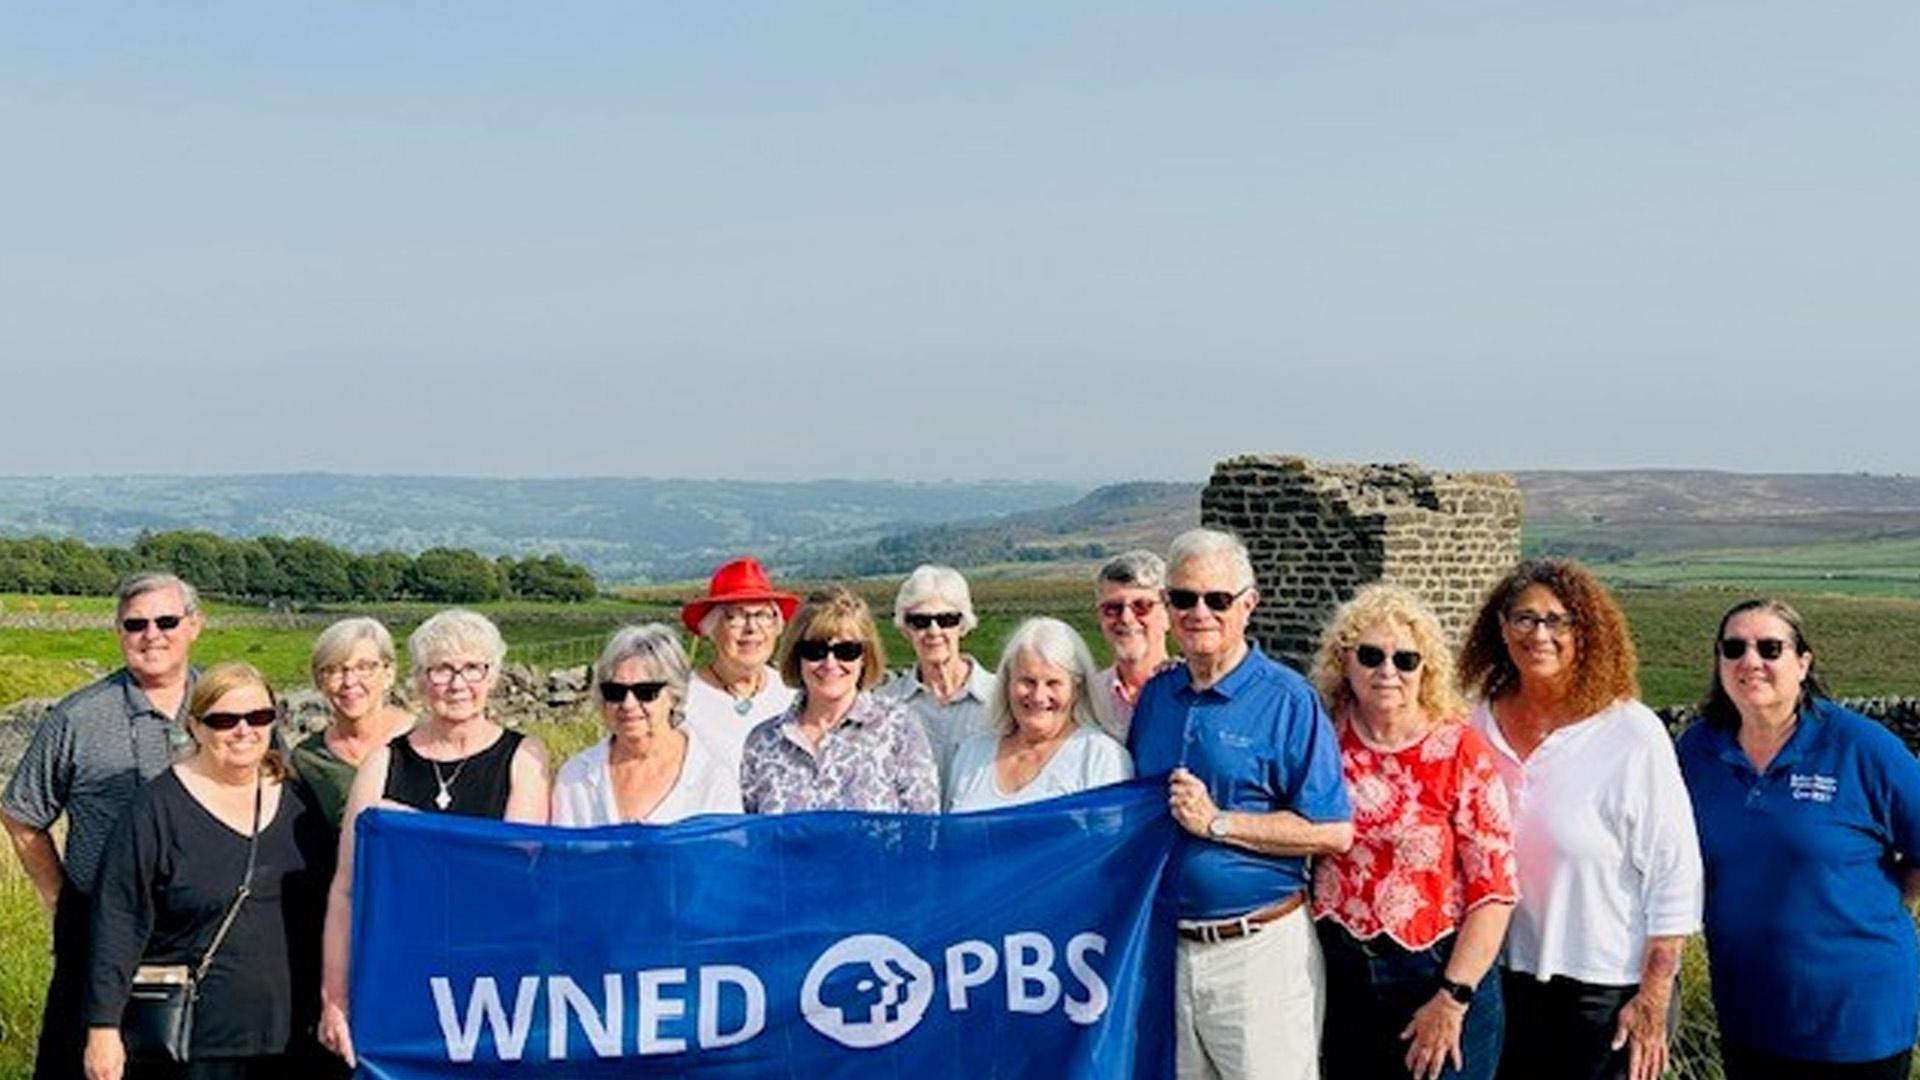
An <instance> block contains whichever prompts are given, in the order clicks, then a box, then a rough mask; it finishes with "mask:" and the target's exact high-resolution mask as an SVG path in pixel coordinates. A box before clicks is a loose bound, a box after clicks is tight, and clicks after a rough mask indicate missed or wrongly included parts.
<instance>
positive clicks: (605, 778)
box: [553, 729, 741, 826]
mask: <svg viewBox="0 0 1920 1080" xmlns="http://www.w3.org/2000/svg"><path fill="white" fill-rule="evenodd" d="M682 730H684V729H682ZM612 739H613V737H612V736H607V737H605V738H603V739H601V740H600V741H599V742H597V743H594V744H593V745H592V746H589V747H587V748H586V749H585V750H582V751H580V752H579V753H577V754H575V755H573V756H572V757H570V758H568V759H567V763H566V764H565V765H562V766H560V775H559V776H558V777H556V778H555V779H554V782H553V823H554V824H555V825H574V826H585V825H619V824H621V823H622V822H621V819H620V807H619V804H617V803H616V802H615V801H614V797H613V776H612V774H611V773H609V772H608V771H607V748H608V746H609V745H611V743H612ZM740 812H741V805H740V769H739V767H738V766H734V765H730V764H728V762H727V761H726V760H725V759H724V758H722V757H721V756H720V755H719V754H716V753H715V752H714V751H713V748H712V747H711V746H709V745H707V742H706V740H705V739H703V738H701V737H700V736H699V735H698V734H696V733H694V732H691V731H689V732H687V756H686V759H685V760H683V761H681V763H680V775H679V776H678V777H677V778H676V779H675V780H674V782H673V787H671V788H669V789H668V790H667V794H666V797H665V798H662V799H661V800H660V803H659V805H657V806H655V807H654V808H653V810H652V812H650V813H648V814H647V816H646V817H645V818H643V819H642V820H643V821H645V822H646V823H647V824H649V825H667V824H671V823H673V822H675V821H679V820H680V819H682V818H690V817H693V816H695V815H698V814H738V813H740Z"/></svg>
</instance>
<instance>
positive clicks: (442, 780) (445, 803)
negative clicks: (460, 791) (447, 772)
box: [427, 755, 473, 810]
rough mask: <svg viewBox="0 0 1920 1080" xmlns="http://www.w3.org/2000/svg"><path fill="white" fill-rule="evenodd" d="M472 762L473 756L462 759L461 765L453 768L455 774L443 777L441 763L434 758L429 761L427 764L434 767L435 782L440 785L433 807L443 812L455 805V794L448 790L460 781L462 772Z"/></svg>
mask: <svg viewBox="0 0 1920 1080" xmlns="http://www.w3.org/2000/svg"><path fill="white" fill-rule="evenodd" d="M472 760H473V756H472V755H468V756H466V757H463V758H461V759H460V764H458V765H455V766H454V767H453V774H452V775H451V776H441V775H440V763H439V762H437V761H435V760H433V759H432V758H428V759H427V764H428V765H431V766H433V782H434V783H436V784H438V785H440V794H438V795H435V796H434V797H433V805H435V806H437V807H439V808H440V809H442V810H445V809H446V808H447V807H449V806H452V805H453V792H451V791H449V790H447V789H448V788H451V787H452V786H453V782H454V781H455V780H458V779H460V770H462V769H464V768H466V767H467V762H469V761H472Z"/></svg>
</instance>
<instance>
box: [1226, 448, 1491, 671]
mask: <svg viewBox="0 0 1920 1080" xmlns="http://www.w3.org/2000/svg"><path fill="white" fill-rule="evenodd" d="M1200 522H1201V524H1203V525H1206V526H1208V527H1209V528H1215V529H1225V530H1227V531H1229V532H1232V533H1233V534H1235V535H1236V536H1238V537H1240V539H1241V540H1243V541H1245V542H1246V545H1247V549H1248V551H1249V552H1250V553H1251V554H1252V556H1253V569H1254V576H1255V578H1256V580H1257V581H1258V583H1259V588H1260V596H1261V600H1260V606H1259V607H1258V608H1256V609H1255V610H1254V613H1253V625H1252V627H1251V631H1252V633H1253V635H1254V636H1255V637H1256V638H1258V639H1259V641H1260V644H1261V647H1262V648H1264V649H1265V650H1266V651H1267V653H1268V654H1269V655H1271V656H1274V657H1275V658H1277V659H1280V660H1284V661H1286V662H1287V663H1289V664H1292V665H1293V666H1294V667H1296V668H1298V669H1301V670H1305V669H1306V666H1307V664H1308V663H1309V662H1311V660H1312V658H1313V653H1314V650H1315V649H1316V648H1318V646H1319V641H1320V630H1321V628H1322V627H1323V626H1324V625H1325V623H1326V621H1327V617H1328V616H1329V615H1331V614H1333V610H1334V608H1336V607H1338V606H1339V605H1340V604H1341V603H1342V602H1343V601H1345V600H1346V599H1347V598H1349V597H1351V596H1352V595H1353V594H1354V592H1355V591H1357V590H1358V589H1359V588H1360V586H1362V585H1366V584H1369V583H1371V582H1375V581H1384V582H1388V583H1390V584H1395V585H1402V586H1405V587H1407V588H1409V589H1411V590H1413V591H1414V592H1415V593H1416V594H1417V595H1419V596H1420V597H1421V598H1422V599H1424V600H1425V601H1426V602H1427V603H1428V605H1429V606H1431V607H1432V608H1433V610H1434V612H1435V613H1436V614H1438V615H1439V616H1440V621H1441V625H1442V626H1443V627H1445V629H1446V631H1447V634H1448V635H1449V637H1450V638H1451V639H1452V640H1453V642H1454V643H1455V644H1456V645H1457V644H1458V643H1459V641H1460V639H1461V638H1462V637H1464V636H1465V633H1466V630H1467V628H1468V625H1469V624H1470V623H1471V622H1472V620H1473V616H1474V614H1475V612H1476V611H1478V610H1479V606H1480V601H1481V599H1482V598H1483V597H1484V596H1485V594H1486V591H1487V589H1488V588H1489V587H1490V586H1492V585H1493V583H1494V582H1495V581H1496V580H1498V579H1499V577H1500V575H1502V574H1504V573H1506V572H1507V571H1508V570H1509V569H1511V568H1512V567H1513V564H1514V563H1516V562H1518V561H1519V559H1520V488H1519V486H1518V485H1517V484H1515V483H1514V481H1513V478H1512V477H1510V476H1506V475H1504V474H1501V473H1436V472H1428V471H1426V470H1425V469H1422V468H1420V467H1419V466H1417V465H1411V464H1398V465H1331V464H1322V463H1319V462H1314V461H1309V460H1307V459H1306V458H1302V457H1285V456H1271V455H1250V456H1245V457H1234V458H1228V459H1226V460H1224V461H1221V462H1219V463H1217V464H1216V465H1214V467H1213V476H1212V478H1211V479H1209V480H1208V482H1207V486H1206V489H1205V490H1204V491H1202V492H1201V494H1200Z"/></svg>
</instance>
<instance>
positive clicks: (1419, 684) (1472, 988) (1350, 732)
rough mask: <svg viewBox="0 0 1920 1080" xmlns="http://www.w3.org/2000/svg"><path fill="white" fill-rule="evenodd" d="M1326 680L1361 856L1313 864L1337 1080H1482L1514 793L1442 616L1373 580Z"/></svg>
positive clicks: (1509, 884) (1329, 637) (1512, 894)
mask: <svg viewBox="0 0 1920 1080" xmlns="http://www.w3.org/2000/svg"><path fill="white" fill-rule="evenodd" d="M1313 674H1314V682H1315V684H1316V685H1317V686H1318V687H1319V689H1320V694H1321V696H1322V697H1324V698H1325V699H1326V702H1327V709H1328V711H1329V712H1330V713H1332V715H1333V719H1334V726H1335V728H1336V729H1337V730H1338V731H1339V734H1340V760H1341V765H1342V767H1343V768H1344V769H1345V772H1346V779H1347V790H1348V792H1349V793H1350V794H1351V795H1352V797H1353V828H1354V840H1353V847H1352V849H1351V850H1349V851H1347V853H1346V854H1344V855H1334V856H1328V857H1323V858H1321V859H1320V860H1319V862H1318V863H1317V864H1316V866H1315V868H1314V879H1313V917H1314V920H1315V923H1316V925H1317V927H1318V929H1319V932H1320V942H1321V948H1322V952H1323V953H1324V954H1325V957H1326V968H1327V997H1326V1001H1327V1017H1326V1024H1325V1026H1324V1029H1323V1035H1322V1040H1321V1048H1322V1054H1323V1064H1324V1072H1325V1075H1326V1077H1327V1078H1328V1080H1347V1078H1354V1080H1381V1078H1387V1077H1396V1076H1402V1077H1407V1076H1410V1077H1417V1078H1419V1080H1433V1078H1436V1077H1438V1078H1445V1080H1455V1078H1459V1080H1485V1078H1488V1077H1491V1076H1493V1074H1494V1070H1495V1068H1496V1067H1497V1066H1498V1065H1499V1062H1500V1044H1501V1036H1502V1033H1503V1029H1504V1023H1505V1021H1504V1017H1503V1016H1502V1011H1501V1007H1500V980H1499V979H1484V981H1483V977H1484V976H1485V975H1486V973H1487V971H1488V970H1489V969H1490V968H1491V967H1492V966H1493V962H1494V960H1495V959H1496V957H1497V956H1498V955H1499V952H1500V942H1501V939H1502V938H1504V937H1505V936H1506V932H1507V919H1508V918H1509V917H1510V916H1511V915H1512V914H1513V904H1514V901H1515V900H1516V899H1518V893H1517V892H1516V891H1515V887H1514V882H1515V876H1516V875H1515V870H1514V861H1513V827H1512V823H1511V821H1510V820H1509V817H1508V813H1507V792H1506V788H1505V787H1504V786H1503V785H1502V784H1501V783H1500V778H1499V774H1498V773H1496V772H1495V771H1494V765H1493V758H1492V755H1491V751H1490V750H1489V749H1488V747H1487V744H1486V741H1485V740H1484V739H1483V738H1482V737H1481V735H1480V734H1479V733H1478V732H1477V731H1475V730H1474V729H1473V728H1472V727H1470V726H1468V725H1467V724H1466V723H1465V722H1464V721H1465V717H1466V711H1467V710H1466V705H1465V703H1464V702H1462V701H1461V700H1460V698H1459V697H1458V696H1457V694H1456V692H1455V690H1454V689H1453V686H1454V680H1453V659H1452V656H1451V654H1450V653H1449V652H1448V650H1447V646H1446V640H1445V638H1444V636H1443V635H1442V633H1441V630H1440V623H1439V620H1438V619H1436V618H1435V617H1434V615H1433V613H1432V612H1431V611H1429V610H1428V609H1427V608H1426V606H1425V605H1424V604H1422V603H1421V602H1420V600H1419V599H1418V598H1417V597H1415V596H1414V595H1413V594H1412V593H1410V592H1408V591H1407V590H1405V589H1401V588H1396V587H1394V586H1388V585H1372V586H1368V587H1367V588H1364V589H1362V590H1360V592H1359V593H1358V594H1357V595H1355V596H1354V598H1353V599H1352V600H1351V601H1349V602H1348V603H1347V604H1346V605H1344V606H1343V607H1341V608H1340V610H1339V611H1337V612H1335V613H1334V615H1333V618H1332V620H1331V621H1330V622H1329V623H1328V625H1327V629H1326V631H1325V633H1324V634H1323V635H1322V637H1321V642H1320V653H1319V656H1318V657H1317V658H1316V660H1315V662H1314V669H1313Z"/></svg>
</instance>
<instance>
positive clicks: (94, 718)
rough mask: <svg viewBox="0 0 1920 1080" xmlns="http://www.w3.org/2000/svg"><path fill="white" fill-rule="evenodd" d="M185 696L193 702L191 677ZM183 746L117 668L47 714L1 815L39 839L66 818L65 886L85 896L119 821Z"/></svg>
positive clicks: (179, 733)
mask: <svg viewBox="0 0 1920 1080" xmlns="http://www.w3.org/2000/svg"><path fill="white" fill-rule="evenodd" d="M187 689H188V694H189V695H191V693H192V675H191V673H189V675H188V688H187ZM185 710H186V697H182V698H181V711H182V712H183V713H184V712H185ZM186 745H187V735H186V729H185V728H184V727H182V726H181V724H180V723H179V722H178V720H177V719H176V718H175V717H171V716H168V715H166V714H165V713H162V712H160V711H159V710H157V709H155V708H154V707H153V703H152V702H150V701H148V700H147V695H146V693H145V691H143V690H141V689H140V684H139V683H137V682H135V681H134V678H133V673H132V672H130V671H128V670H127V669H125V668H121V669H120V670H118V671H116V672H114V673H113V674H111V675H108V676H107V677H106V678H104V679H101V680H100V681H98V682H95V683H91V684H89V685H87V686H83V687H81V688H80V689H78V690H75V691H74V692H73V693H71V694H69V695H67V696H66V697H65V698H62V699H61V700H60V701H59V703H57V704H55V705H54V706H53V708H51V709H49V710H47V714H46V715H45V716H44V717H42V718H41V719H40V726H39V727H38V728H36V729H35V730H34V733H33V741H32V742H30V743H28V744H27V752H26V754H25V755H23V756H22V757H21V759H20V765H19V768H17V769H16V770H15V771H14V774H13V779H12V780H10V781H9V782H8V783H7V791H6V795H5V796H4V798H0V808H4V810H5V811H6V814H7V816H8V817H11V818H13V819H14V820H16V821H18V822H20V823H21V824H23V825H27V826H29V827H32V828H35V829H39V830H42V831H45V830H47V829H50V828H52V827H53V823H54V822H55V821H56V820H58V819H59V817H60V815H61V814H63V813H64V814H66V815H67V841H66V851H65V855H64V857H63V862H64V863H65V866H66V872H67V880H68V881H71V882H73V884H74V885H76V886H78V887H79V889H80V890H81V891H82V892H85V893H88V894H91V893H92V892H93V887H94V882H95V880H96V879H97V878H98V877H99V875H100V858H101V855H102V854H103V853H104V852H105V850H106V846H107V838H108V837H109V836H111V835H112V833H113V827H114V826H115V825H116V824H118V823H119V821H120V815H121V814H122V813H124V812H125V811H126V809H127V807H128V806H129V805H130V804H131V803H132V802H133V796H134V794H135V793H136V792H138V791H139V790H140V787H141V785H143V784H145V783H146V782H147V781H149V780H152V779H153V778H154V777H156V776H159V775H160V774H161V773H162V772H164V771H165V770H166V768H167V766H169V765H171V764H172V763H173V760H174V757H175V756H176V755H177V754H178V753H180V752H181V751H182V750H183V749H185V747H186Z"/></svg>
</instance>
